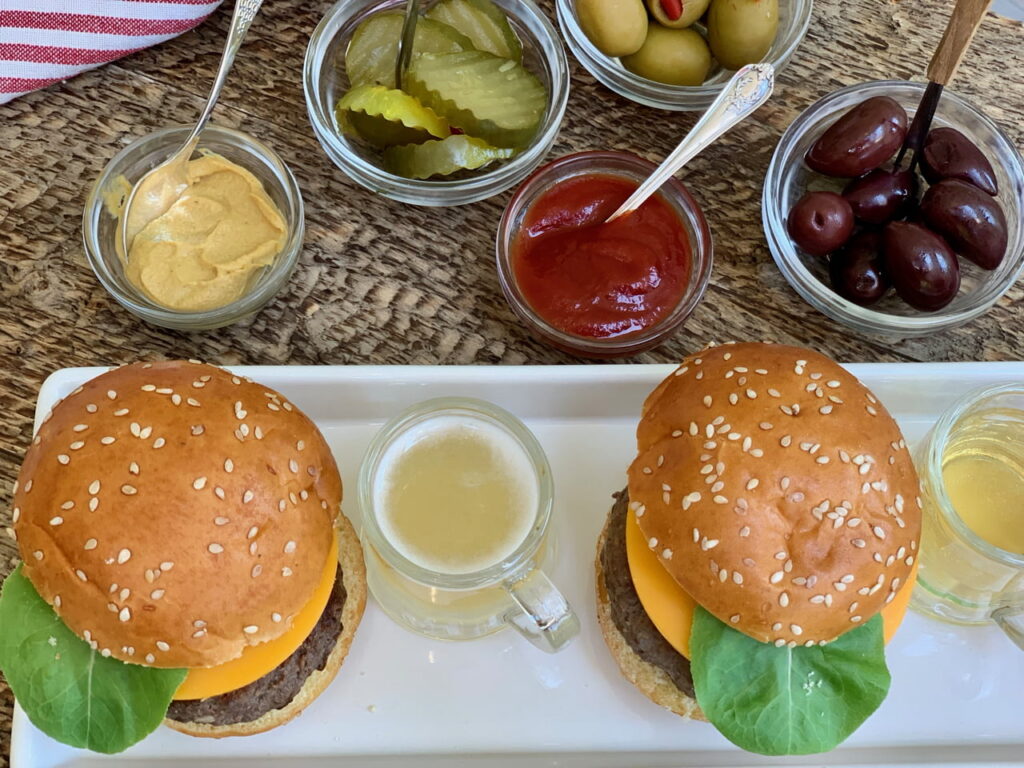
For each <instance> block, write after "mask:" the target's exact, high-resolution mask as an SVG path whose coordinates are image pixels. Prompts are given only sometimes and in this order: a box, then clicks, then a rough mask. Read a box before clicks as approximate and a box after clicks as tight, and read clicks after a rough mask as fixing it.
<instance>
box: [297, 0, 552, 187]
mask: <svg viewBox="0 0 1024 768" xmlns="http://www.w3.org/2000/svg"><path fill="white" fill-rule="evenodd" d="M385 1H386V0H338V2H336V3H335V4H334V5H333V6H331V7H330V8H329V9H328V10H327V12H326V13H325V14H324V16H323V18H322V19H320V23H319V24H317V26H316V29H314V30H313V34H312V35H311V36H310V38H309V45H308V46H307V47H306V57H305V60H304V62H303V66H302V86H303V91H304V93H305V99H306V110H307V112H308V113H309V120H310V123H311V125H312V126H313V132H314V133H315V134H316V137H317V140H318V141H319V142H320V143H321V145H323V146H324V149H325V150H326V151H327V155H328V156H329V157H330V158H331V160H332V161H334V162H335V163H336V164H337V165H338V166H339V167H340V168H341V170H342V171H344V172H345V173H346V174H348V175H349V176H352V178H353V179H354V180H355V181H357V182H360V183H364V181H370V182H373V183H374V184H376V185H379V188H378V189H377V190H376V191H377V192H378V193H379V194H382V195H385V196H387V197H394V198H395V199H397V200H400V201H403V202H409V203H413V204H418V205H462V204H466V203H473V202H477V201H479V200H483V199H486V198H488V197H491V196H493V195H497V194H500V193H501V192H503V191H505V190H506V189H508V188H509V187H511V186H512V185H513V184H515V183H516V182H517V181H518V180H519V179H521V178H522V176H523V175H524V174H525V173H529V171H530V170H531V169H532V168H533V167H535V166H536V165H537V164H538V163H540V161H541V160H542V159H543V158H544V156H545V155H546V154H547V153H548V151H549V150H550V149H551V146H552V144H554V142H555V138H556V137H557V135H558V131H559V130H560V129H561V127H562V118H563V117H564V116H565V109H566V106H567V104H568V102H569V61H568V59H567V58H566V55H565V48H564V46H563V45H562V41H561V37H559V35H558V32H557V30H556V29H555V28H554V26H552V24H551V22H550V21H549V20H548V18H547V15H546V14H545V13H544V12H543V11H542V10H541V9H540V8H539V7H538V6H537V4H536V3H534V2H533V0H515V5H516V6H517V7H520V8H521V9H522V12H520V13H517V14H516V16H518V17H519V18H520V19H522V18H527V17H528V18H530V20H531V21H533V22H534V23H536V24H537V26H538V27H539V28H540V29H541V30H543V32H544V37H543V38H535V40H534V43H535V45H536V47H537V48H538V49H539V51H540V54H541V55H542V56H543V57H544V58H545V60H546V61H547V65H548V67H550V69H551V88H550V93H549V94H548V111H547V115H546V116H545V118H544V123H543V124H542V125H541V128H540V130H538V131H537V136H536V137H535V138H534V140H533V142H532V143H531V144H530V146H529V147H528V148H527V149H526V150H525V151H523V152H521V153H520V154H518V155H516V156H515V157H514V158H513V159H512V160H509V161H508V162H505V163H501V164H499V165H497V166H496V167H495V168H494V169H493V170H490V171H485V172H484V173H481V174H479V175H476V176H473V177H471V178H466V179H456V180H430V179H407V178H405V177H404V176H397V175H395V174H392V173H388V172H387V171H385V170H383V169H382V168H379V167H378V166H376V165H374V164H373V163H371V162H370V161H368V160H366V159H364V158H362V157H360V156H359V155H358V154H356V153H355V152H353V151H351V150H350V149H349V148H348V146H347V144H346V142H345V141H344V140H343V139H342V137H341V136H340V134H339V133H338V130H337V128H336V127H335V123H334V105H333V104H323V103H322V102H321V100H320V98H319V92H320V88H319V86H320V72H321V70H322V69H323V65H324V56H325V55H326V53H327V49H328V46H329V44H330V42H331V40H333V38H334V35H336V34H337V32H338V29H339V27H340V26H341V25H343V24H344V23H345V22H346V21H348V19H349V18H351V17H352V16H354V15H356V14H357V13H359V12H360V11H361V10H362V9H364V8H365V7H366V6H369V5H373V4H382V3H383V2H385ZM390 190H397V191H398V193H399V194H398V195H395V194H392V193H391V191H390ZM421 196H422V197H421Z"/></svg>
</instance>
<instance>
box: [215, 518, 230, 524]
mask: <svg viewBox="0 0 1024 768" xmlns="http://www.w3.org/2000/svg"><path fill="white" fill-rule="evenodd" d="M230 522H231V519H230V518H227V517H215V518H213V524H214V525H227V524H228V523H230Z"/></svg>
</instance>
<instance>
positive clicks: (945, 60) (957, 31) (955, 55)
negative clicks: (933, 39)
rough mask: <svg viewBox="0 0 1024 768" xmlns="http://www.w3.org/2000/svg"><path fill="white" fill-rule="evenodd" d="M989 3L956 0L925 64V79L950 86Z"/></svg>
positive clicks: (975, 0) (989, 1) (978, 0)
mask: <svg viewBox="0 0 1024 768" xmlns="http://www.w3.org/2000/svg"><path fill="white" fill-rule="evenodd" d="M991 2H992V0H957V1H956V7H955V8H954V9H953V14H952V15H951V16H950V17H949V23H948V24H947V25H946V32H945V33H944V34H943V35H942V40H941V41H940V42H939V47H938V48H936V49H935V54H934V55H933V56H932V61H931V63H930V64H929V65H928V79H929V80H931V81H932V82H933V83H938V84H939V85H949V83H950V82H951V81H952V80H953V76H954V75H955V74H956V70H957V67H959V66H960V62H961V61H962V60H963V58H964V54H965V53H966V52H967V47H968V46H969V45H970V44H971V40H972V39H974V33H975V32H976V31H977V30H978V25H979V24H981V20H982V19H983V18H984V17H985V11H987V10H988V7H989V5H990V4H991Z"/></svg>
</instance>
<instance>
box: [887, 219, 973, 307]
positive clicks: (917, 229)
mask: <svg viewBox="0 0 1024 768" xmlns="http://www.w3.org/2000/svg"><path fill="white" fill-rule="evenodd" d="M882 252H883V260H882V263H883V266H884V267H885V272H886V274H887V275H889V279H890V280H891V281H892V284H893V287H894V288H895V289H896V293H898V294H899V296H900V298H901V299H903V300H904V301H905V302H907V304H909V305H910V306H912V307H914V308H915V309H920V310H923V311H925V312H934V311H936V310H938V309H942V308H943V307H944V306H946V305H947V304H949V302H951V301H952V300H953V297H954V296H956V293H957V291H959V290H960V263H959V262H958V261H957V260H956V254H955V253H953V249H952V248H950V247H949V244H948V243H946V241H945V240H943V239H942V238H941V237H939V236H938V235H937V234H935V233H934V232H932V231H931V230H930V229H928V228H927V227H923V226H921V225H920V224H912V223H910V222H908V221H893V222H890V223H889V224H887V225H886V227H885V230H884V231H883V232H882Z"/></svg>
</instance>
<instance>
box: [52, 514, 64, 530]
mask: <svg viewBox="0 0 1024 768" xmlns="http://www.w3.org/2000/svg"><path fill="white" fill-rule="evenodd" d="M63 522H64V518H63V517H61V516H60V515H57V516H56V517H51V518H50V525H52V526H55V527H56V526H58V525H60V524H62V523H63Z"/></svg>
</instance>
